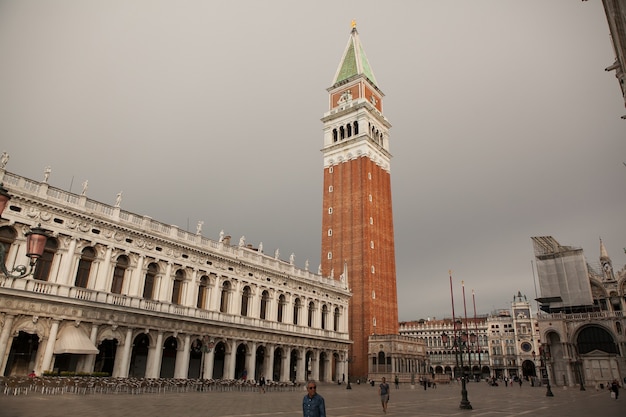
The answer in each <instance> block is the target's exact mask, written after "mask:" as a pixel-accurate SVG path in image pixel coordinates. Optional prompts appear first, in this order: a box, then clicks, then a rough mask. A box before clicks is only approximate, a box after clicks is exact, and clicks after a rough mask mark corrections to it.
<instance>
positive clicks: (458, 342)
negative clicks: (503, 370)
mask: <svg viewBox="0 0 626 417" xmlns="http://www.w3.org/2000/svg"><path fill="white" fill-rule="evenodd" d="M455 326H456V323H455ZM441 340H442V342H443V344H444V345H445V346H446V347H447V346H449V345H448V342H449V341H450V336H448V335H447V334H446V332H443V333H442V334H441ZM463 347H467V333H465V332H463V333H461V335H460V336H453V337H452V348H453V349H454V350H455V352H458V353H460V355H456V366H457V367H458V366H459V356H461V403H460V404H459V408H462V409H464V410H471V409H472V404H470V402H469V400H468V399H467V385H466V383H465V370H464V369H463V350H462V349H463Z"/></svg>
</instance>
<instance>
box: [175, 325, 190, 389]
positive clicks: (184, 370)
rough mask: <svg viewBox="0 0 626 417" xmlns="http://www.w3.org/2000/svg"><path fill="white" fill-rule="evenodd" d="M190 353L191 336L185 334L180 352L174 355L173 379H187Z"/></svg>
mask: <svg viewBox="0 0 626 417" xmlns="http://www.w3.org/2000/svg"><path fill="white" fill-rule="evenodd" d="M190 352H191V335H189V334H186V335H185V337H184V338H183V348H182V351H181V350H180V348H179V350H178V352H177V353H176V364H175V365H174V378H187V375H188V373H189V355H190Z"/></svg>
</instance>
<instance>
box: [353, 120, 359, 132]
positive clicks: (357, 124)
mask: <svg viewBox="0 0 626 417" xmlns="http://www.w3.org/2000/svg"><path fill="white" fill-rule="evenodd" d="M354 134H355V135H358V134H359V122H358V121H356V120H355V122H354Z"/></svg>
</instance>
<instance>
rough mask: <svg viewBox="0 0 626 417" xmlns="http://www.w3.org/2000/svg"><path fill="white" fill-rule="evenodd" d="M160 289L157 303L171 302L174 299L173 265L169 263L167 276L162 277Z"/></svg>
mask: <svg viewBox="0 0 626 417" xmlns="http://www.w3.org/2000/svg"><path fill="white" fill-rule="evenodd" d="M159 284H160V285H159V287H158V288H157V290H158V293H157V298H156V299H157V301H165V302H170V300H171V297H172V263H171V262H168V263H167V267H166V268H165V274H163V275H161V276H160V279H159Z"/></svg>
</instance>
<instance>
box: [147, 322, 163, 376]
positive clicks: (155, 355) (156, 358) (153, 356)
mask: <svg viewBox="0 0 626 417" xmlns="http://www.w3.org/2000/svg"><path fill="white" fill-rule="evenodd" d="M162 358H163V332H158V333H157V338H156V343H155V344H154V346H150V348H149V350H148V359H147V362H148V363H147V364H146V378H158V377H160V376H161V359H162Z"/></svg>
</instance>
